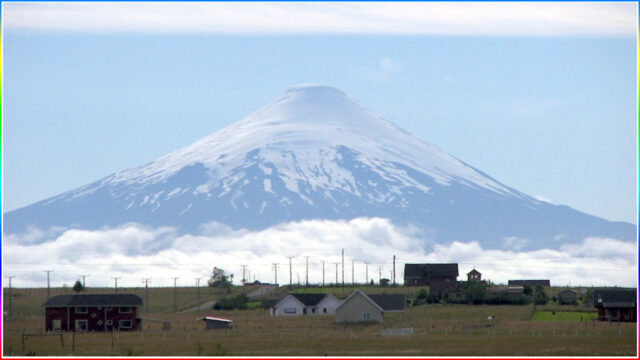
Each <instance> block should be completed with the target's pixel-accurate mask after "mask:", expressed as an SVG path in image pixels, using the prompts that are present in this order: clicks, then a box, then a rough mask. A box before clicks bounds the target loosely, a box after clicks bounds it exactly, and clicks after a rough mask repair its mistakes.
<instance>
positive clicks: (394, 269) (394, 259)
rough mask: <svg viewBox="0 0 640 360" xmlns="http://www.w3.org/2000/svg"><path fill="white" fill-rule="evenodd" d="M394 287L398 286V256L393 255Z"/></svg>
mask: <svg viewBox="0 0 640 360" xmlns="http://www.w3.org/2000/svg"><path fill="white" fill-rule="evenodd" d="M393 286H396V256H395V255H393Z"/></svg>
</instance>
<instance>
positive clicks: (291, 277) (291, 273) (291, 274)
mask: <svg viewBox="0 0 640 360" xmlns="http://www.w3.org/2000/svg"><path fill="white" fill-rule="evenodd" d="M287 257H288V258H289V286H291V284H292V283H293V272H292V271H291V259H293V258H294V256H287Z"/></svg>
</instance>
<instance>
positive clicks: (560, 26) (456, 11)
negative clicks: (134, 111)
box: [2, 2, 638, 36]
mask: <svg viewBox="0 0 640 360" xmlns="http://www.w3.org/2000/svg"><path fill="white" fill-rule="evenodd" d="M2 13H3V19H2V23H3V24H4V26H5V27H6V28H22V29H44V30H66V31H92V32H159V33H260V34H264V33H270V34H283V33H342V34H344V33H348V34H371V33H373V34H449V35H472V36H477V35H544V36H549V35H550V36H555V35H616V36H617V35H634V34H635V33H636V31H637V25H638V18H637V14H638V11H637V3H633V2H628V3H624V2H622V3H607V2H602V3H591V2H571V3H562V2H559V3H558V2H555V3H554V2H550V3H540V2H523V3H517V2H516V3H511V2H487V3H481V2H478V3H469V2H465V3H451V2H416V3H413V2H373V3H371V2H359V3H358V2H356V3H348V2H347V3H344V2H337V3H323V2H311V3H307V2H281V3H274V2H258V3H256V2H250V3H243V2H213V3H201V2H186V3H177V2H151V3H136V2H131V3H128V2H97V3H74V2H60V3H4V4H3V11H2Z"/></svg>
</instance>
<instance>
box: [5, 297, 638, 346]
mask: <svg viewBox="0 0 640 360" xmlns="http://www.w3.org/2000/svg"><path fill="white" fill-rule="evenodd" d="M378 289H381V288H378ZM402 289H403V288H401V287H398V288H387V289H386V290H384V291H386V292H391V291H396V292H402V291H403V290H402ZM37 290H40V291H42V290H41V289H37ZM37 290H34V293H38V291H37ZM178 290H179V291H180V288H179V289H178ZM194 290H195V289H188V288H184V289H182V291H184V293H182V295H183V296H184V299H183V300H179V301H178V302H179V303H181V304H182V305H181V308H187V307H190V306H192V305H193V302H195V294H194V293H192V291H194ZM314 290H315V289H314ZM335 290H336V291H346V292H347V293H350V292H351V291H350V290H351V289H350V290H346V289H342V288H336V289H335ZM365 290H366V291H368V292H373V288H372V289H365ZM405 290H407V291H409V292H417V291H418V289H415V288H410V289H405ZM44 291H45V295H44V296H46V290H44ZM139 291H142V294H141V295H142V296H143V295H144V290H143V289H138V290H135V291H134V290H132V291H129V292H134V293H138V294H140V293H139ZM154 291H155V292H156V296H157V297H155V298H154V297H152V296H151V289H150V301H151V300H153V302H155V304H153V303H152V307H151V309H152V311H150V312H149V313H148V314H146V315H143V316H146V317H150V318H158V319H166V320H170V321H171V330H169V331H163V330H161V328H160V327H161V326H160V324H158V323H151V322H147V323H145V324H144V327H143V331H140V332H133V333H124V332H123V333H119V334H118V333H116V334H110V333H109V334H101V333H85V334H76V335H75V336H74V338H73V339H72V335H71V334H64V335H63V340H64V347H63V346H62V344H61V343H60V339H59V337H57V336H35V337H27V339H26V340H25V345H24V348H23V346H22V335H23V334H25V333H26V334H40V333H41V332H42V328H43V316H42V310H41V308H39V305H41V304H42V302H44V300H43V299H40V300H34V299H31V298H30V297H29V296H16V297H14V298H13V301H14V302H13V306H14V309H23V314H29V315H20V316H17V317H16V318H14V319H13V320H12V321H9V322H5V324H4V325H5V327H4V329H3V340H4V347H3V354H4V355H5V356H10V355H19V356H23V355H36V356H49V355H59V356H129V355H133V356H162V355H165V356H251V355H255V356H324V355H325V354H326V355H329V356H385V355H390V356H594V355H595V356H598V355H599V356H624V355H627V356H632V355H635V354H636V338H637V337H636V335H637V331H636V325H637V324H636V323H606V322H597V321H591V320H585V319H583V321H580V320H577V321H536V320H532V318H535V316H536V315H534V314H536V313H546V312H547V311H548V310H551V308H550V307H548V308H547V307H541V308H539V309H540V310H541V312H536V311H535V309H534V307H533V306H529V305H525V306H485V305H481V306H471V305H423V306H416V307H408V308H407V312H406V314H404V316H402V315H401V314H392V315H393V316H385V320H384V323H382V324H375V325H363V324H358V325H342V324H335V323H334V321H333V316H304V317H303V316H298V317H271V316H269V315H268V314H267V313H266V312H265V311H264V310H260V309H253V310H246V311H212V310H211V311H209V310H207V311H203V313H206V314H207V315H212V316H222V317H227V318H231V319H233V320H234V328H233V329H232V330H209V331H207V330H205V329H204V327H205V324H204V323H203V322H201V321H196V317H197V314H194V313H173V312H172V305H173V302H172V300H173V289H154ZM204 291H209V290H208V289H204V288H203V289H201V292H202V293H201V301H205V300H208V299H215V298H216V297H219V296H222V295H223V294H217V293H215V292H211V293H210V294H208V295H207V296H208V297H207V298H205V297H204V296H203V294H204ZM123 292H124V291H123ZM238 292H240V290H239V289H234V290H233V293H238ZM40 295H41V294H40ZM191 297H193V300H189V299H190V298H191ZM143 298H144V296H143ZM29 304H31V305H29ZM34 305H35V309H34ZM38 309H39V310H38ZM153 309H158V310H157V311H153ZM562 309H564V310H559V309H556V316H558V313H559V312H562V314H563V317H564V316H565V315H564V313H565V312H568V311H566V310H570V309H572V308H569V307H567V308H562ZM5 311H6V302H5ZM576 314H578V313H576ZM489 316H491V320H488V317H489ZM398 329H412V334H410V335H406V336H400V335H398V336H393V334H394V333H396V334H400V333H401V331H397V330H398ZM394 330H396V331H394ZM409 332H410V331H409ZM404 333H405V334H406V333H407V331H406V330H405V331H404ZM389 334H391V336H387V335H389ZM72 343H73V347H72Z"/></svg>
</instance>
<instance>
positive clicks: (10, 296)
mask: <svg viewBox="0 0 640 360" xmlns="http://www.w3.org/2000/svg"><path fill="white" fill-rule="evenodd" d="M5 277H7V278H9V320H11V318H12V317H13V309H12V308H13V306H12V305H13V299H12V298H13V289H12V287H11V279H13V278H14V277H15V276H5Z"/></svg>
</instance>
